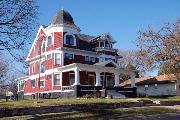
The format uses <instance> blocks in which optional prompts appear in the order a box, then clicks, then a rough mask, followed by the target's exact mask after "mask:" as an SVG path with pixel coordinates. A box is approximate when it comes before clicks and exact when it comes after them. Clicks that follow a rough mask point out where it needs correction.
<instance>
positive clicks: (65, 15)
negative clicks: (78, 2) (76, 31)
mask: <svg viewBox="0 0 180 120" xmlns="http://www.w3.org/2000/svg"><path fill="white" fill-rule="evenodd" d="M51 24H53V25H57V24H68V25H72V26H75V27H76V25H75V24H74V20H73V18H72V16H71V14H70V13H69V12H67V11H65V10H63V9H62V10H60V11H58V12H57V13H56V14H55V15H54V16H53V18H52V21H51Z"/></svg>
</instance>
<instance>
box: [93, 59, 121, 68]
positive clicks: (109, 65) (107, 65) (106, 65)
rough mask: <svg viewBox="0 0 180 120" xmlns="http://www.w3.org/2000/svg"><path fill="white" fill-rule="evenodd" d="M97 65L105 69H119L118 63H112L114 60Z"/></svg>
mask: <svg viewBox="0 0 180 120" xmlns="http://www.w3.org/2000/svg"><path fill="white" fill-rule="evenodd" d="M95 65H99V66H104V67H115V68H119V65H118V64H117V63H115V62H114V61H112V60H108V61H104V62H99V63H96V64H95Z"/></svg>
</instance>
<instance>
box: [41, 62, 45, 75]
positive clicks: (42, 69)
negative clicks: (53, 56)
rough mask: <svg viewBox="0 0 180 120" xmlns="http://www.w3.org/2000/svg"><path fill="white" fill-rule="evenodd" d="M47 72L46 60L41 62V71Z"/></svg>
mask: <svg viewBox="0 0 180 120" xmlns="http://www.w3.org/2000/svg"><path fill="white" fill-rule="evenodd" d="M44 72H45V66H44V62H42V63H41V73H44Z"/></svg>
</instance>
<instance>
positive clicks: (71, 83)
mask: <svg viewBox="0 0 180 120" xmlns="http://www.w3.org/2000/svg"><path fill="white" fill-rule="evenodd" d="M74 82H75V74H74V73H69V85H73V84H74Z"/></svg>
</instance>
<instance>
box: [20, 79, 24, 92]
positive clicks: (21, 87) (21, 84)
mask: <svg viewBox="0 0 180 120" xmlns="http://www.w3.org/2000/svg"><path fill="white" fill-rule="evenodd" d="M23 89H24V81H21V83H20V90H23Z"/></svg>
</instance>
